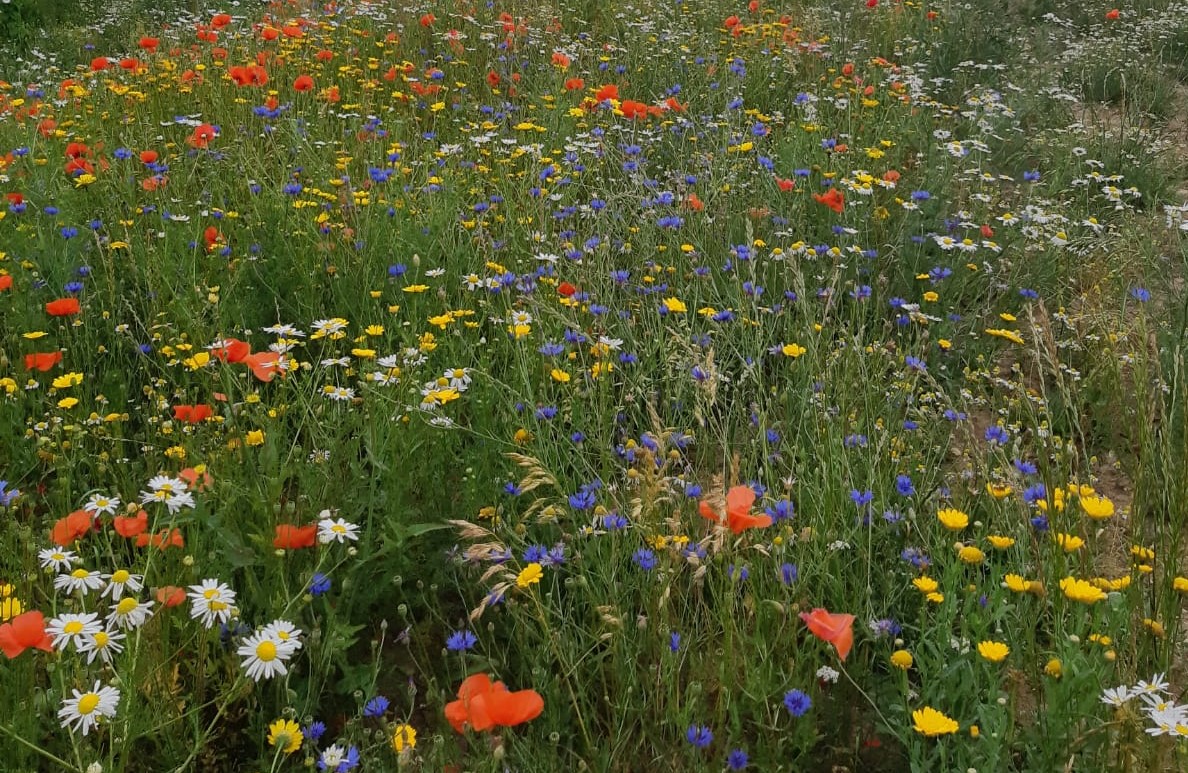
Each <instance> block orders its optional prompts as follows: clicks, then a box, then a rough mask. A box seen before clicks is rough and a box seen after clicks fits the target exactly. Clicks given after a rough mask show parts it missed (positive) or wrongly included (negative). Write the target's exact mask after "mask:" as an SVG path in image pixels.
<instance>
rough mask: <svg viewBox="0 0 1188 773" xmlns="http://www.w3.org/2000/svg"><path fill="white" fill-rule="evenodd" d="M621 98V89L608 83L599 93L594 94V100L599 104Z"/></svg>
mask: <svg viewBox="0 0 1188 773" xmlns="http://www.w3.org/2000/svg"><path fill="white" fill-rule="evenodd" d="M618 98H619V87H618V86H616V85H615V84H613V83H608V84H606V85H605V86H603V87H602V88H600V89H598V91H596V92H594V99H595V100H597V101H599V102H605V101H607V100H608V99H618Z"/></svg>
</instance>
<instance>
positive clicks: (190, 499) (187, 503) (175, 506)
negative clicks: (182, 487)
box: [165, 491, 198, 513]
mask: <svg viewBox="0 0 1188 773" xmlns="http://www.w3.org/2000/svg"><path fill="white" fill-rule="evenodd" d="M197 506H198V503H197V502H195V501H194V495H193V494H191V493H190V492H188V491H179V492H178V493H176V494H174V495H173V496H171V497H169V499H166V500H165V507H167V508H168V509H169V512H171V513H176V512H178V511H179V510H181V509H182V508H183V507H188V508H190V509H191V510H193V509H194V508H195V507H197Z"/></svg>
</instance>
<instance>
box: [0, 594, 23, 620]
mask: <svg viewBox="0 0 1188 773" xmlns="http://www.w3.org/2000/svg"><path fill="white" fill-rule="evenodd" d="M5 587H11V586H5ZM4 596H5V598H3V599H0V621H4V620H11V619H12V618H14V617H16V616H17V615H19V614H20V613H21V612H24V611H25V607H24V605H23V604H21V600H20V599H18V598H17V597H16V596H9V595H8V594H7V593H6V594H4Z"/></svg>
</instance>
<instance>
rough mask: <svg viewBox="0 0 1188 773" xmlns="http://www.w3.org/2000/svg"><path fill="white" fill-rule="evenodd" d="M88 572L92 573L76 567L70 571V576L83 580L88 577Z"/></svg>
mask: <svg viewBox="0 0 1188 773" xmlns="http://www.w3.org/2000/svg"><path fill="white" fill-rule="evenodd" d="M88 574H90V572H88V571H87V570H86V569H75V570H74V571H73V572H71V573H70V576H71V577H73V578H74V579H76V580H83V579H86V577H87V575H88Z"/></svg>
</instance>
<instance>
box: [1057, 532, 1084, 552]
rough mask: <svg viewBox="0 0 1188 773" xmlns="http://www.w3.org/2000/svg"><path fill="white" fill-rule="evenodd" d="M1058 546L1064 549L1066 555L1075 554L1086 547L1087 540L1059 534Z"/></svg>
mask: <svg viewBox="0 0 1188 773" xmlns="http://www.w3.org/2000/svg"><path fill="white" fill-rule="evenodd" d="M1056 544H1058V545H1060V547H1062V548H1064V552H1065V553H1074V552H1076V551H1078V550H1080V549H1081V548H1083V547H1084V546H1085V540H1083V539H1081V538H1080V537H1077V536H1075V535H1073V534H1057V535H1056Z"/></svg>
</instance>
